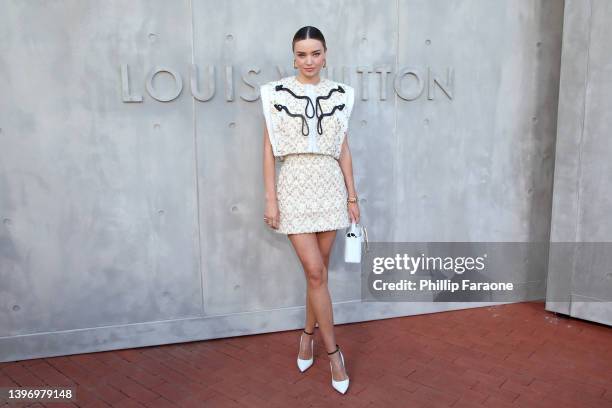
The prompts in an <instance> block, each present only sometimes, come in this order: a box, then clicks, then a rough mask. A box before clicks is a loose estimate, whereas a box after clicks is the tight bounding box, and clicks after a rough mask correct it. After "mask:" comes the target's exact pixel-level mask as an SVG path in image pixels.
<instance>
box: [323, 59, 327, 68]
mask: <svg viewBox="0 0 612 408" xmlns="http://www.w3.org/2000/svg"><path fill="white" fill-rule="evenodd" d="M326 66H327V60H325V62H324V63H323V68H325V67H326Z"/></svg>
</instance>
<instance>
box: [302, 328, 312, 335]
mask: <svg viewBox="0 0 612 408" xmlns="http://www.w3.org/2000/svg"><path fill="white" fill-rule="evenodd" d="M304 333H306V334H309V335H311V336H312V335H313V334H314V330H313V331H312V333H308V332H307V331H306V329H304Z"/></svg>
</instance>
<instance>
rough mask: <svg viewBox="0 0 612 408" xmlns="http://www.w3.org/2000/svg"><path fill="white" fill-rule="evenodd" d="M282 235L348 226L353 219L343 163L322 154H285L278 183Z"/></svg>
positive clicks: (280, 230) (277, 193)
mask: <svg viewBox="0 0 612 408" xmlns="http://www.w3.org/2000/svg"><path fill="white" fill-rule="evenodd" d="M276 196H277V200H278V209H279V212H280V220H279V228H278V229H276V230H275V229H273V231H275V232H278V233H281V234H299V233H305V232H319V231H330V230H337V229H340V228H347V227H348V226H350V225H351V221H350V218H349V214H348V208H347V203H346V200H347V190H346V184H345V183H344V175H343V173H342V169H341V168H340V163H338V160H336V159H335V158H334V157H333V156H331V155H327V154H318V153H299V154H289V155H287V156H285V157H284V160H283V161H282V165H281V168H280V170H279V174H278V179H277V182H276Z"/></svg>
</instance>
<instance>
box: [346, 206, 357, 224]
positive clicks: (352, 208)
mask: <svg viewBox="0 0 612 408" xmlns="http://www.w3.org/2000/svg"><path fill="white" fill-rule="evenodd" d="M348 211H349V217H350V219H351V221H352V222H355V223H356V224H358V223H359V204H357V202H354V203H348Z"/></svg>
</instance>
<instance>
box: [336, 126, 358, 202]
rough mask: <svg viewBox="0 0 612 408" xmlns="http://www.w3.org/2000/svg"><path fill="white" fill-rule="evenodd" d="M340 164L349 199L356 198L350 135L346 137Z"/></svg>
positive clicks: (339, 160)
mask: <svg viewBox="0 0 612 408" xmlns="http://www.w3.org/2000/svg"><path fill="white" fill-rule="evenodd" d="M338 162H339V163H340V168H341V169H342V173H343V174H344V183H345V184H346V190H347V191H348V195H349V197H354V196H356V195H357V194H356V192H355V184H354V181H353V158H352V156H351V149H349V145H348V133H347V134H345V136H344V141H343V142H342V147H341V149H340V158H339V159H338Z"/></svg>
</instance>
